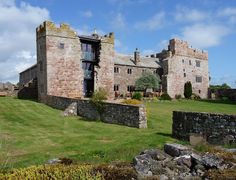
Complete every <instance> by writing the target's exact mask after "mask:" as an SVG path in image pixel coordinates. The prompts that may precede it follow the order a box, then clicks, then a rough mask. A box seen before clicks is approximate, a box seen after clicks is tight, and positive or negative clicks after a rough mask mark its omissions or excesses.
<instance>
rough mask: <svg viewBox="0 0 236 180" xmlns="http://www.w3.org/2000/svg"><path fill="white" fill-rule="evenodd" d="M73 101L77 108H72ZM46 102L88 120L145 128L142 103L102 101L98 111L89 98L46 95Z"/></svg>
mask: <svg viewBox="0 0 236 180" xmlns="http://www.w3.org/2000/svg"><path fill="white" fill-rule="evenodd" d="M75 103H77V109H75V108H74V107H76V105H75ZM46 104H47V105H49V106H51V107H53V108H56V109H60V110H66V111H65V112H66V115H67V114H68V112H69V114H74V115H75V113H77V115H79V116H81V117H85V118H87V119H90V120H101V121H103V122H105V123H110V124H119V125H125V126H129V127H136V128H147V118H146V109H145V107H144V106H143V105H140V106H134V105H124V104H115V103H108V102H104V103H103V109H102V111H101V112H99V111H98V110H97V107H96V106H95V105H94V104H92V103H91V102H90V101H89V100H78V99H71V98H64V97H56V96H48V97H47V102H46ZM71 104H73V106H71ZM68 107H71V109H68ZM72 111H73V112H72ZM64 114H65V113H64Z"/></svg>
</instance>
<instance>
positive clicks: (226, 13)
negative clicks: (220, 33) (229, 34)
mask: <svg viewBox="0 0 236 180" xmlns="http://www.w3.org/2000/svg"><path fill="white" fill-rule="evenodd" d="M218 16H220V17H225V18H227V20H228V22H229V23H230V24H236V7H235V8H233V7H227V8H225V9H221V10H219V11H218Z"/></svg>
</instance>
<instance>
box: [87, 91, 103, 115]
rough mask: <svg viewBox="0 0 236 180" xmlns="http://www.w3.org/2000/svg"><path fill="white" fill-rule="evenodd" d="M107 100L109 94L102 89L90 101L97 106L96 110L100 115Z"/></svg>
mask: <svg viewBox="0 0 236 180" xmlns="http://www.w3.org/2000/svg"><path fill="white" fill-rule="evenodd" d="M106 99H107V92H106V91H105V90H104V89H102V88H99V89H98V90H96V91H95V92H94V93H93V95H92V97H91V99H90V101H91V103H93V104H94V105H95V106H96V109H97V111H98V112H99V113H100V114H101V113H102V112H103V110H104V104H103V101H104V100H106Z"/></svg>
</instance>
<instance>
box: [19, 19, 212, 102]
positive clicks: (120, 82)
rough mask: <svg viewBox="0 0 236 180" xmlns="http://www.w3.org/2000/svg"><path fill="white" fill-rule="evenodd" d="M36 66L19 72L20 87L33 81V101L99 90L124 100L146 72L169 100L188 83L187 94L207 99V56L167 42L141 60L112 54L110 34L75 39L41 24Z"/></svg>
mask: <svg viewBox="0 0 236 180" xmlns="http://www.w3.org/2000/svg"><path fill="white" fill-rule="evenodd" d="M36 34H37V64H36V65H35V66H33V67H32V68H29V69H27V70H25V71H23V72H22V73H20V86H21V87H23V86H24V85H25V84H26V83H27V82H29V81H31V80H32V79H33V78H34V79H37V84H38V99H39V101H41V102H46V100H47V96H48V95H50V96H60V97H68V98H84V97H90V96H91V95H92V94H93V92H94V91H96V90H98V89H99V88H103V89H105V90H106V91H107V92H108V98H109V99H114V96H115V95H118V96H119V95H123V96H127V95H130V94H131V93H132V92H133V91H135V81H136V80H137V79H138V78H139V77H141V76H142V75H143V73H145V72H147V71H149V72H152V73H153V74H155V75H156V76H158V77H159V78H160V80H161V84H160V88H159V89H154V91H157V92H167V93H168V94H169V95H170V96H171V97H172V98H174V97H175V95H182V96H183V94H184V84H185V83H186V82H187V81H190V82H191V83H192V87H193V93H195V94H196V95H199V96H200V97H201V98H207V95H208V86H209V75H208V54H207V52H205V51H202V50H197V49H193V48H191V47H189V45H188V43H187V42H186V41H182V40H178V39H172V40H170V42H169V46H168V49H167V50H163V51H162V52H161V53H157V54H152V55H150V56H146V57H143V56H141V55H140V52H139V50H138V49H136V50H135V51H134V54H133V55H122V54H118V53H115V50H114V41H115V37H114V33H109V34H107V35H105V36H100V35H98V34H97V33H94V34H92V35H91V36H84V35H77V34H76V33H75V31H73V30H72V29H71V28H70V26H69V25H66V24H61V25H60V27H57V26H56V25H55V24H54V23H52V22H49V21H45V22H44V23H43V24H42V25H40V26H39V27H38V28H37V29H36Z"/></svg>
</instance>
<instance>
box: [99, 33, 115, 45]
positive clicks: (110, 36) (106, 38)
mask: <svg viewBox="0 0 236 180" xmlns="http://www.w3.org/2000/svg"><path fill="white" fill-rule="evenodd" d="M101 41H102V42H105V43H110V44H114V42H115V35H114V32H110V33H109V34H106V35H104V36H103V37H102V38H101Z"/></svg>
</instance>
